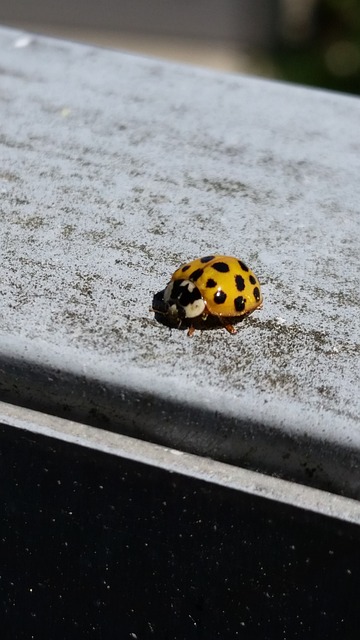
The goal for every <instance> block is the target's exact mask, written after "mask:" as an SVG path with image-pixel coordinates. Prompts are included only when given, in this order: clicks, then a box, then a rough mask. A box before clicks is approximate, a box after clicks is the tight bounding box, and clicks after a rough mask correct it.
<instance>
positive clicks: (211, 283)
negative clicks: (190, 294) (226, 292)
mask: <svg viewBox="0 0 360 640" xmlns="http://www.w3.org/2000/svg"><path fill="white" fill-rule="evenodd" d="M216 286H217V282H215V280H213V279H212V278H209V279H208V281H207V283H206V288H207V289H213V288H214V287H216Z"/></svg>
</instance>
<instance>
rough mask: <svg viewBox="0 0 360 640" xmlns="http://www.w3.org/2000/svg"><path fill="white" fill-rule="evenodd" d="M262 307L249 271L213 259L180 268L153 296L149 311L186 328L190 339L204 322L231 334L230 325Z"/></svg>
mask: <svg viewBox="0 0 360 640" xmlns="http://www.w3.org/2000/svg"><path fill="white" fill-rule="evenodd" d="M159 296H160V297H159ZM261 305H262V295H261V291H260V284H259V281H258V279H257V277H256V276H255V274H254V273H253V272H252V271H251V269H249V267H247V266H246V264H245V263H244V262H243V261H242V260H240V259H238V258H234V257H232V256H219V255H212V256H205V257H203V258H197V259H196V260H193V261H192V262H187V263H186V264H183V265H181V267H179V268H178V269H177V270H176V271H175V273H174V274H173V275H172V277H171V280H170V282H169V283H168V284H167V286H166V287H165V289H164V291H162V292H160V293H159V294H156V295H155V296H154V301H153V306H152V310H153V311H155V313H158V314H160V315H161V316H163V318H164V317H165V320H167V321H168V323H169V324H170V325H174V326H178V327H181V326H182V325H186V326H188V327H189V329H188V336H191V335H192V334H193V333H194V331H195V329H196V328H204V323H205V322H207V326H209V325H211V326H214V325H215V326H216V325H217V326H218V325H219V324H220V325H222V326H223V327H225V329H227V331H229V333H233V334H234V333H236V329H235V327H234V326H233V323H234V322H237V321H239V320H242V319H243V318H244V317H245V316H248V315H249V314H250V313H252V312H253V311H255V309H257V308H258V307H261ZM209 321H210V322H209Z"/></svg>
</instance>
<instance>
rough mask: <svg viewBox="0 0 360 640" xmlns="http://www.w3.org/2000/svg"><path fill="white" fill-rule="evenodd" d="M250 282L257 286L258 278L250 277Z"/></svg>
mask: <svg viewBox="0 0 360 640" xmlns="http://www.w3.org/2000/svg"><path fill="white" fill-rule="evenodd" d="M249 280H250V283H251V284H256V278H255V277H254V276H249Z"/></svg>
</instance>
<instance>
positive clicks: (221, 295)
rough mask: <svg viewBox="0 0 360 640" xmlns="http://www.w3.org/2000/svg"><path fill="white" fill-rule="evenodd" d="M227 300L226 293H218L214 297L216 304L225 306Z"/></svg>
mask: <svg viewBox="0 0 360 640" xmlns="http://www.w3.org/2000/svg"><path fill="white" fill-rule="evenodd" d="M225 300H226V293H225V291H217V292H216V293H215V295H214V302H216V304H223V303H224V302H225Z"/></svg>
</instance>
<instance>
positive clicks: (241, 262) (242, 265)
mask: <svg viewBox="0 0 360 640" xmlns="http://www.w3.org/2000/svg"><path fill="white" fill-rule="evenodd" d="M238 263H239V265H240V267H241V268H242V270H243V271H249V267H247V266H246V264H245V262H243V261H242V260H238Z"/></svg>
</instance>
